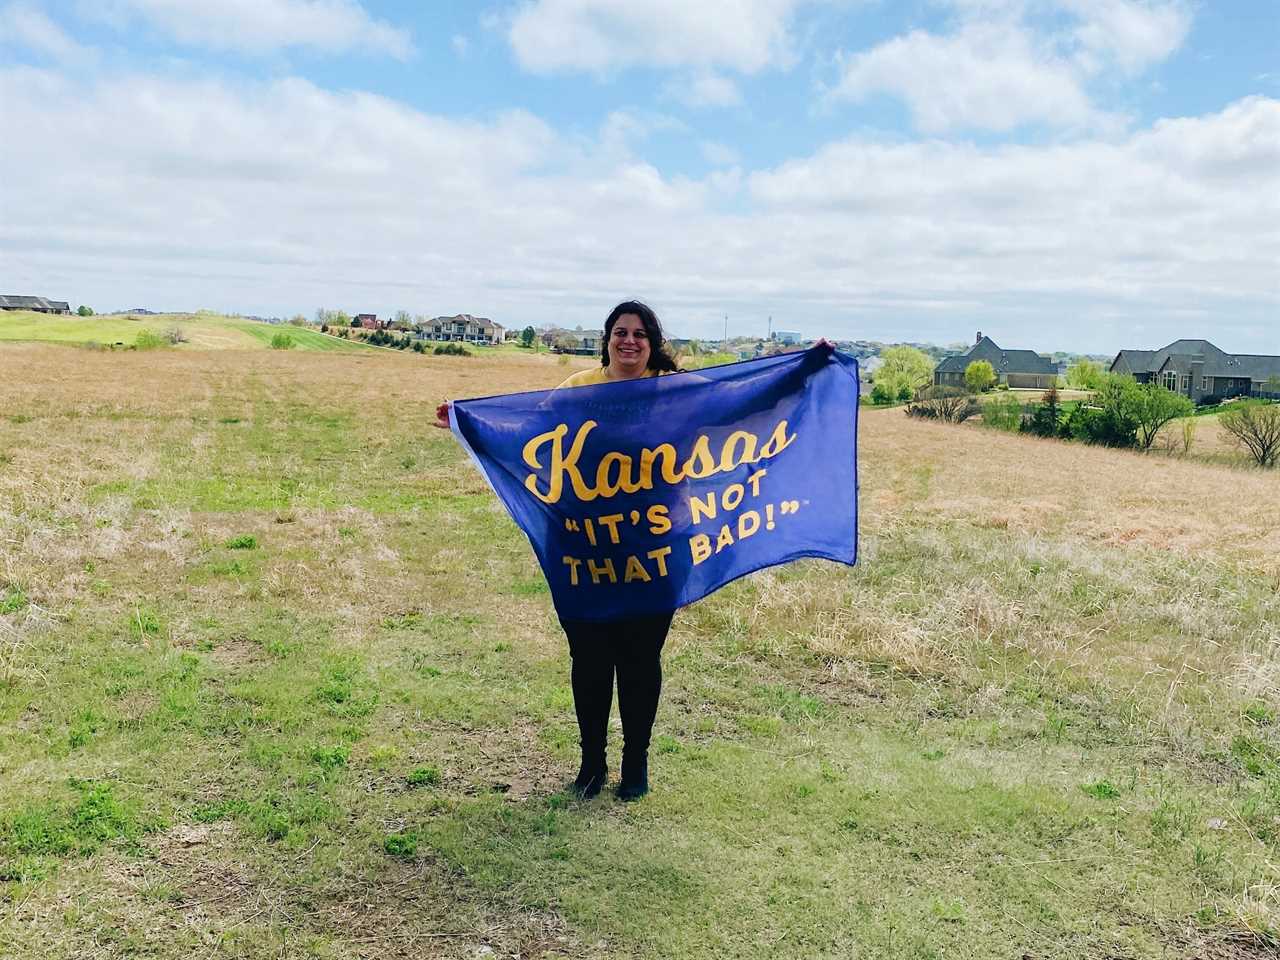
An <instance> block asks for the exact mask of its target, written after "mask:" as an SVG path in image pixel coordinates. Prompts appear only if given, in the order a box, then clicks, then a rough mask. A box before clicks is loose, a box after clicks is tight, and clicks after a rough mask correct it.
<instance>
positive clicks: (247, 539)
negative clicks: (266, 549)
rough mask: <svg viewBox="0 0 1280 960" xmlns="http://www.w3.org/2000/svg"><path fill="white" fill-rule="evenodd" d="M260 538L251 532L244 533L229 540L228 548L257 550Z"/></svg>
mask: <svg viewBox="0 0 1280 960" xmlns="http://www.w3.org/2000/svg"><path fill="white" fill-rule="evenodd" d="M257 547H258V538H257V537H255V536H254V535H253V534H251V533H242V534H240V535H239V536H235V537H232V538H231V539H230V540H228V541H227V549H228V550H256V549H257Z"/></svg>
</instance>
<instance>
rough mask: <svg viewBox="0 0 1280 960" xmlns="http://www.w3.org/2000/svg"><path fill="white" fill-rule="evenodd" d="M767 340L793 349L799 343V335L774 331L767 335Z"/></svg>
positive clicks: (791, 332)
mask: <svg viewBox="0 0 1280 960" xmlns="http://www.w3.org/2000/svg"><path fill="white" fill-rule="evenodd" d="M769 339H770V340H772V341H774V342H775V343H780V344H782V345H783V346H784V347H794V346H795V345H796V344H797V343H799V342H800V334H798V333H797V332H796V331H794V330H774V331H773V332H772V333H771V334H769Z"/></svg>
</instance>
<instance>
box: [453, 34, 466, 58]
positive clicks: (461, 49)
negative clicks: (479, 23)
mask: <svg viewBox="0 0 1280 960" xmlns="http://www.w3.org/2000/svg"><path fill="white" fill-rule="evenodd" d="M449 43H450V45H452V47H453V52H454V53H455V54H457V55H458V56H459V57H466V55H467V54H468V53H470V52H471V41H470V40H468V39H467V38H466V37H464V36H463V35H462V34H460V33H455V34H454V35H453V37H452V38H451V39H450V41H449Z"/></svg>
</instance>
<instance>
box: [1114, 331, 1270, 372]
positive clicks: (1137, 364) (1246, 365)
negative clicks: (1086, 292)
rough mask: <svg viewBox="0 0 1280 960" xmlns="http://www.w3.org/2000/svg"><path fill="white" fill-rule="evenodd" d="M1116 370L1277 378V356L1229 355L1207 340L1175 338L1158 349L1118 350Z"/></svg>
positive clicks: (1115, 362)
mask: <svg viewBox="0 0 1280 960" xmlns="http://www.w3.org/2000/svg"><path fill="white" fill-rule="evenodd" d="M1111 369H1112V370H1113V371H1114V372H1116V373H1152V374H1155V373H1160V372H1162V371H1164V370H1166V369H1168V370H1173V371H1176V372H1177V373H1193V374H1195V375H1197V376H1203V377H1240V378H1243V377H1248V378H1249V379H1251V380H1267V379H1270V378H1271V377H1280V357H1273V356H1265V355H1262V354H1248V353H1241V354H1231V353H1226V352H1225V351H1223V350H1221V349H1219V348H1218V347H1217V346H1216V345H1215V344H1213V343H1210V342H1209V341H1208V340H1175V341H1174V342H1173V343H1171V344H1169V345H1168V346H1167V347H1162V348H1161V349H1159V350H1121V351H1120V352H1119V353H1118V354H1116V358H1115V360H1113V361H1111Z"/></svg>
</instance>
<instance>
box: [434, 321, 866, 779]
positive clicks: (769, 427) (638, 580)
mask: <svg viewBox="0 0 1280 960" xmlns="http://www.w3.org/2000/svg"><path fill="white" fill-rule="evenodd" d="M833 351H834V347H833V345H832V344H831V343H830V342H829V341H827V340H825V339H822V340H819V341H818V343H817V348H816V349H814V350H809V351H805V353H804V354H803V355H785V356H776V357H770V358H764V359H760V360H755V361H751V362H748V363H743V364H729V365H726V366H722V367H715V368H708V369H706V370H704V371H702V372H701V374H700V375H699V376H697V377H688V376H686V377H680V378H678V381H677V379H673V380H672V381H668V382H667V383H663V384H656V383H655V384H648V385H647V384H644V383H637V382H635V381H644V380H646V379H647V378H653V377H658V376H661V375H662V374H667V373H678V372H681V371H680V370H679V368H678V367H677V366H676V363H675V360H674V359H672V357H671V356H670V355H669V354H668V353H667V350H666V347H665V340H664V337H663V332H662V326H661V324H660V323H659V322H658V318H657V316H656V315H655V314H654V312H653V310H651V309H650V308H649V307H648V306H646V305H645V304H643V303H639V302H637V301H632V300H629V301H625V302H623V303H620V304H618V305H617V306H616V307H614V308H613V310H612V311H611V312H610V314H609V316H608V319H606V321H605V325H604V339H603V343H602V346H601V352H600V366H599V367H598V368H595V369H591V370H583V371H580V372H578V373H575V374H573V375H572V376H570V377H569V378H568V379H566V380H565V381H564V382H563V383H561V384H560V387H585V386H593V387H600V386H603V385H606V384H613V385H614V386H615V387H616V388H617V392H616V393H614V392H613V391H612V390H609V391H604V392H603V393H601V392H600V391H598V390H597V391H593V392H592V393H591V394H586V393H584V395H583V396H582V398H581V401H582V402H580V403H579V402H577V401H578V399H579V398H577V397H564V396H562V395H560V394H558V393H556V392H553V393H552V394H550V395H548V394H545V393H535V394H530V395H514V396H508V397H489V398H480V399H476V400H466V401H460V402H459V404H458V406H456V407H455V406H454V405H453V404H452V403H451V402H448V401H446V402H445V403H442V404H440V405H439V407H438V408H437V410H436V426H438V427H443V428H451V429H453V431H454V433H455V435H456V436H457V438H458V440H459V441H460V442H461V443H462V444H463V445H464V446H465V447H466V448H467V451H468V453H470V454H471V456H472V457H473V459H475V460H476V463H477V465H478V466H479V467H480V469H481V470H482V471H483V472H484V474H485V476H486V478H487V479H488V480H489V483H490V486H492V487H493V488H494V491H495V493H497V494H498V496H499V497H500V498H501V499H502V500H503V503H504V504H505V505H506V506H507V508H508V510H509V511H511V514H512V517H513V518H514V519H515V520H516V522H517V523H518V524H519V525H520V527H521V529H522V530H524V532H525V533H526V534H527V535H528V536H529V538H530V542H531V543H532V544H533V546H534V549H535V551H536V552H537V553H538V559H539V562H540V564H541V565H542V569H543V573H544V574H545V575H546V576H547V581H548V585H549V586H550V587H551V592H552V599H553V600H554V601H555V603H556V609H557V611H559V612H560V624H561V626H562V627H563V628H564V632H565V635H566V636H567V637H568V640H569V653H570V655H571V657H572V670H571V678H572V686H573V699H574V709H575V712H576V713H577V719H578V730H579V735H580V742H581V745H582V764H581V766H580V767H579V770H578V776H577V778H576V779H575V780H574V781H573V783H572V785H571V789H572V790H573V791H574V792H575V793H577V794H578V795H579V796H581V797H583V798H590V797H594V796H596V795H597V794H599V793H600V791H601V789H602V788H603V786H604V784H605V783H606V781H607V780H608V764H607V761H606V745H607V739H608V729H609V711H610V708H611V706H612V704H613V685H614V678H615V676H616V678H617V684H618V709H619V713H620V714H621V716H622V734H623V750H622V775H621V780H620V782H619V784H618V790H617V795H618V798H619V799H621V800H635V799H638V798H639V797H642V796H644V795H645V794H646V793H648V792H649V759H648V758H649V739H650V734H651V731H652V729H653V722H654V718H655V716H656V715H657V709H658V698H659V694H660V692H661V688H662V662H661V655H662V647H663V645H664V644H665V642H666V639H667V633H668V631H669V630H670V628H671V618H672V613H673V611H674V610H675V609H677V608H679V607H681V606H684V605H686V604H688V603H691V602H693V601H694V600H697V599H699V598H700V597H703V596H705V595H706V594H708V593H710V592H711V591H712V590H715V589H717V588H718V587H720V586H722V585H723V584H725V583H728V582H730V581H731V580H734V579H736V578H737V577H740V576H743V575H744V574H746V573H750V572H751V571H752V570H757V569H760V568H761V567H763V566H769V565H772V564H775V563H784V562H787V561H789V560H792V559H796V558H798V557H802V556H812V557H825V558H827V559H831V560H837V561H839V562H843V563H853V562H854V560H855V558H856V552H857V545H856V526H857V520H856V487H857V476H856V465H855V464H854V462H853V459H854V458H853V454H854V446H855V444H856V417H857V397H858V381H857V372H856V371H857V365H856V362H855V361H853V360H852V359H851V358H847V357H846V358H841V357H840V355H838V354H834V352H833ZM624 384H627V386H626V388H625V389H623V385H624ZM558 390H559V388H557V391H558ZM575 392H576V391H575ZM846 410H851V411H852V414H853V415H852V416H848V415H847V413H846V412H842V411H846ZM823 411H827V412H826V413H824V412H823ZM691 413H692V414H695V415H696V416H697V417H699V418H700V422H701V423H703V424H706V426H703V427H691V425H690V423H689V421H691V420H692V419H693V417H692V416H691ZM701 418H705V419H701ZM828 418H829V419H830V420H831V422H830V423H821V422H820V421H822V420H824V419H828ZM570 422H573V423H575V424H576V425H577V427H576V429H577V434H576V438H575V439H574V440H573V442H572V444H569V445H568V446H569V449H568V451H567V452H566V450H565V446H566V443H565V440H566V436H567V433H568V430H569V423H570ZM797 424H804V429H803V430H800V431H798V432H797V431H796V430H795V427H796V425H797ZM810 424H812V425H813V429H809V425H810ZM548 426H550V427H551V429H550V430H548V429H547V427H548ZM691 429H693V430H694V432H695V433H697V434H698V435H697V436H696V438H695V440H694V443H693V447H692V448H691V449H692V451H693V452H691V453H690V454H689V455H688V457H687V458H686V457H685V455H684V454H682V453H678V452H677V447H678V446H679V447H682V448H683V446H684V442H685V440H687V439H688V438H687V437H686V438H684V439H683V440H682V439H681V438H680V437H679V436H678V434H679V433H680V431H682V430H683V431H685V433H686V434H687V433H688V432H689V431H690V430H691ZM593 431H594V433H593ZM588 434H591V435H592V443H593V444H594V446H592V445H591V444H588V443H587V436H588ZM713 435H714V436H715V438H716V439H715V441H714V442H716V443H719V444H720V447H719V454H718V456H715V455H713V454H712V443H713ZM765 437H767V438H768V439H767V440H765V441H764V442H763V443H761V438H765ZM799 437H803V439H799V440H798V438H799ZM669 438H674V439H675V440H678V441H680V442H679V443H673V442H670V440H669ZM619 444H620V445H621V446H619ZM843 444H847V445H848V448H849V454H850V456H849V457H848V459H847V460H842V459H841V458H838V457H837V458H836V459H832V457H833V454H836V453H837V452H838V451H839V449H840V448H841V446H842V445H843ZM602 445H603V447H602ZM602 448H603V449H608V450H610V451H612V452H607V453H603V454H601V453H600V450H601V449H602ZM788 449H789V450H790V452H788V453H786V455H785V456H782V454H783V451H787V450H788ZM625 450H630V451H632V453H636V452H638V457H639V459H638V460H636V459H634V458H633V457H632V454H631V453H627V452H623V451H625ZM544 451H545V453H546V458H545V459H544V457H543V452H544ZM587 451H590V453H588V452H587ZM584 457H588V459H590V458H592V457H598V458H599V459H598V462H597V463H596V472H595V474H594V479H595V485H594V486H593V485H591V484H589V483H588V482H587V479H586V477H585V476H584V474H583V470H584V469H586V474H587V475H588V476H589V475H590V473H591V472H590V469H589V468H586V467H585V466H584V465H582V464H580V463H579V461H580V460H582V459H583V458H584ZM646 463H647V467H646V466H645V464H646ZM658 464H661V467H660V468H659V466H658ZM766 467H767V469H766ZM529 468H533V469H534V471H535V472H534V473H529V472H528V469H529ZM633 468H638V469H639V471H640V472H639V473H638V474H637V473H633V472H632V470H633ZM542 471H548V472H547V473H546V475H545V476H544V475H543V473H542ZM565 472H568V473H569V476H570V480H571V481H572V482H571V485H570V486H571V488H572V489H570V488H569V487H565V486H564V476H563V475H562V474H563V473H565ZM552 474H554V477H553V476H552ZM766 474H767V475H768V476H769V477H770V480H769V481H766V484H767V485H766V487H765V488H763V492H762V488H761V486H760V483H761V480H762V478H763V477H765V476H766ZM544 482H545V483H547V484H549V486H548V487H547V489H546V490H545V491H544V490H542V489H541V485H542V484H543V483H544ZM769 486H772V487H773V488H774V492H773V493H772V494H771V493H770V492H769ZM748 489H750V491H751V494H750V496H751V502H750V503H745V504H744V499H745V498H746V497H747V492H746V491H747V490H748ZM789 490H793V491H797V492H800V491H804V490H808V491H810V492H812V493H813V494H814V495H815V496H816V497H817V499H816V500H810V499H805V500H803V501H801V500H798V499H790V498H789V497H790V496H794V495H795V494H788V491H789ZM844 491H848V493H849V494H851V496H849V499H848V500H844V496H845V494H844ZM622 494H625V495H626V496H622ZM829 495H831V496H834V497H835V498H836V499H835V501H833V503H832V504H826V503H824V501H826V500H828V499H829ZM775 496H783V497H784V498H785V499H783V500H781V501H779V502H776V503H774V502H769V503H766V502H765V500H766V499H770V498H771V497H775ZM717 497H718V498H719V499H717ZM841 500H843V501H844V502H843V505H841V503H840V501H841ZM601 501H603V502H605V503H606V504H610V506H606V507H603V508H600V507H597V504H598V503H600V502H601ZM695 502H696V504H697V505H698V506H699V507H700V508H701V511H702V512H701V513H700V515H696V514H694V513H693V512H692V508H693V506H694V504H695ZM716 504H719V508H720V509H722V510H723V511H724V513H725V517H724V518H723V519H721V520H720V521H717V522H716V523H717V525H718V526H719V530H718V532H717V534H716V540H715V543H714V545H713V544H712V541H711V538H710V534H709V533H706V532H703V531H704V530H708V531H709V530H713V529H715V526H714V525H704V526H701V527H700V526H699V523H700V521H701V522H704V523H705V522H709V521H710V520H715V517H716V513H717V506H716ZM757 507H758V509H756V508H757ZM832 508H834V509H835V511H836V512H834V513H832V512H831V509H832ZM601 511H603V512H601ZM588 514H591V515H592V516H589V515H588ZM784 516H785V517H786V519H785V520H783V517H784ZM593 517H594V520H593ZM628 517H629V518H630V524H631V525H630V526H628V527H626V528H625V530H623V531H622V534H625V536H623V535H622V534H620V532H619V528H620V527H622V526H623V525H624V524H625V523H626V521H627V518H628ZM731 517H732V520H733V522H732V524H730V523H725V522H724V521H725V520H730V519H731ZM642 518H643V519H642ZM775 521H776V522H775ZM597 525H600V526H597ZM605 526H607V528H608V532H607V535H606V533H605V529H604V528H605ZM735 533H736V538H735ZM584 536H585V539H586V540H587V541H589V544H590V548H589V549H588V548H587V544H585V543H583V542H582V538H583V537H584ZM575 538H576V539H575ZM736 540H742V541H745V542H746V544H747V545H746V546H745V547H743V548H737V547H735V546H734V544H735V542H736ZM676 547H680V549H678V550H677V549H676ZM584 550H587V553H586V554H585V555H584V554H583V551H584ZM673 551H674V552H673ZM593 553H594V556H592V555H591V554H593ZM646 560H648V561H649V562H650V563H651V564H652V567H646V563H645V561H646ZM583 567H585V568H586V569H585V571H583V569H582V568H583ZM624 568H625V570H624ZM586 574H589V575H590V583H587V581H586ZM600 591H603V592H600ZM565 611H572V612H573V613H575V614H577V616H573V615H568V616H566V615H565ZM587 618H590V619H587Z"/></svg>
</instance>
